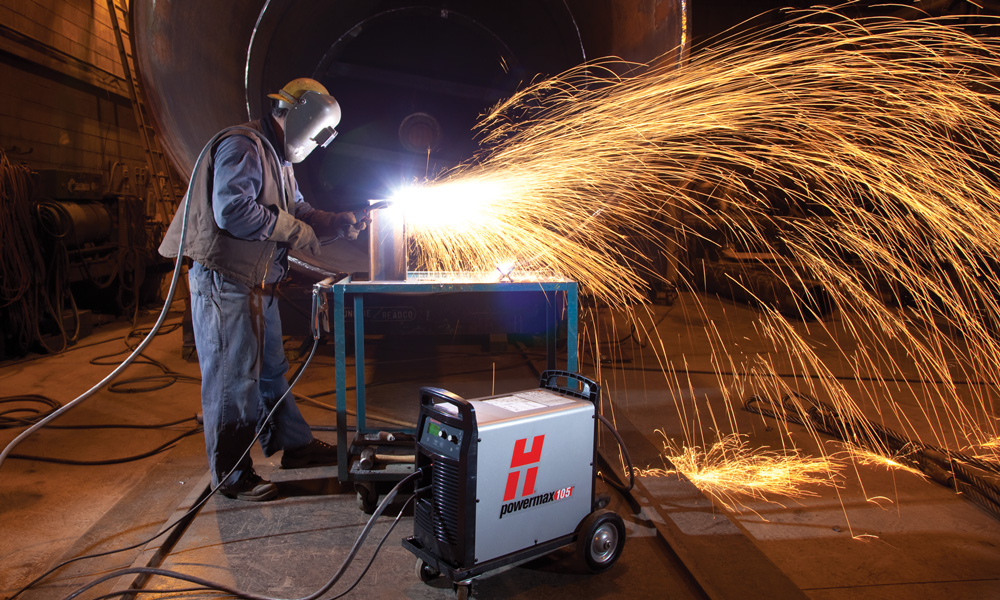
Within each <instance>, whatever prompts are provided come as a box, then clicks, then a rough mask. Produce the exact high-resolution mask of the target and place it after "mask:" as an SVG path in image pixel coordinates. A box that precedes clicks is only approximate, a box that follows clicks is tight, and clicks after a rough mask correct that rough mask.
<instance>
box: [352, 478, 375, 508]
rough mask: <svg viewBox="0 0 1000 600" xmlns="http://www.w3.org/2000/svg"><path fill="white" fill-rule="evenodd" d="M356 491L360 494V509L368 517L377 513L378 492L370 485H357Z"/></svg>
mask: <svg viewBox="0 0 1000 600" xmlns="http://www.w3.org/2000/svg"><path fill="white" fill-rule="evenodd" d="M354 489H355V490H357V492H358V508H359V509H361V511H362V512H364V513H365V514H366V515H371V514H374V513H375V509H376V508H378V492H376V491H375V488H374V487H373V486H372V485H370V484H361V483H359V484H357V485H355V486H354Z"/></svg>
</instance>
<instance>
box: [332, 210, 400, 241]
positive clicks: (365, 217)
mask: <svg viewBox="0 0 1000 600" xmlns="http://www.w3.org/2000/svg"><path fill="white" fill-rule="evenodd" d="M390 204H391V202H390V201H389V200H371V201H370V204H369V205H368V206H365V207H363V208H359V209H357V210H353V211H351V212H352V213H353V214H354V222H355V224H357V223H362V222H364V223H366V224H367V223H371V222H372V212H374V211H376V210H378V209H380V208H385V207H387V206H389V205H390ZM346 233H347V232H346V231H345V230H343V229H342V230H341V231H338V232H337V233H336V234H334V235H333V236H330V237H323V238H320V240H319V242H320V245H321V246H326V245H327V244H332V243H333V242H336V241H337V240H339V239H340V238H342V237H344V236H345V235H346Z"/></svg>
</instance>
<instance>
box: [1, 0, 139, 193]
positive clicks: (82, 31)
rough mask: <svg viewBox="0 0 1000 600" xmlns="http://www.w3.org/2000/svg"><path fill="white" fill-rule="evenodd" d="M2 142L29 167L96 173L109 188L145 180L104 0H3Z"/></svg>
mask: <svg viewBox="0 0 1000 600" xmlns="http://www.w3.org/2000/svg"><path fill="white" fill-rule="evenodd" d="M0 81H3V82H4V85H3V86H2V87H0V148H2V149H3V151H4V152H5V153H6V154H7V158H8V160H10V161H12V162H24V163H27V164H28V165H29V166H30V167H31V168H32V169H36V170H49V169H59V170H65V171H79V172H84V173H90V174H99V175H100V176H101V178H102V182H103V184H104V191H107V192H112V193H121V192H124V193H133V194H136V193H139V192H140V191H141V190H140V189H138V188H140V187H141V186H142V184H143V183H144V182H145V181H147V180H148V174H147V173H146V159H145V152H144V148H143V145H142V141H141V138H140V137H139V131H138V129H137V127H136V124H135V119H134V117H133V113H132V108H131V103H130V101H129V94H128V88H127V84H126V81H125V79H124V76H123V71H122V67H121V60H120V57H119V53H118V49H117V46H116V44H115V38H114V33H113V29H112V27H111V20H110V15H109V12H108V5H107V2H105V1H103V0H3V5H2V6H0Z"/></svg>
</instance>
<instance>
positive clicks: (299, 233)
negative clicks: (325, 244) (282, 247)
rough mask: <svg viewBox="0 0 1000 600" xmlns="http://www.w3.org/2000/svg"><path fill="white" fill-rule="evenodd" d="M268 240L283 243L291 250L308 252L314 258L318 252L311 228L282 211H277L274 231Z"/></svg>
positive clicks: (315, 238) (316, 239) (318, 247)
mask: <svg viewBox="0 0 1000 600" xmlns="http://www.w3.org/2000/svg"><path fill="white" fill-rule="evenodd" d="M268 239H270V240H271V241H273V242H285V243H286V244H288V246H289V247H290V248H291V249H292V250H299V251H302V252H308V253H309V254H312V255H314V256H315V255H318V254H319V252H320V246H319V239H318V238H317V237H316V232H315V231H313V228H312V227H310V226H309V225H307V224H306V223H304V222H303V221H300V220H298V219H296V218H295V217H293V216H292V215H291V214H289V213H287V212H285V211H283V210H279V211H278V220H277V221H275V222H274V231H273V232H271V237H270V238H268Z"/></svg>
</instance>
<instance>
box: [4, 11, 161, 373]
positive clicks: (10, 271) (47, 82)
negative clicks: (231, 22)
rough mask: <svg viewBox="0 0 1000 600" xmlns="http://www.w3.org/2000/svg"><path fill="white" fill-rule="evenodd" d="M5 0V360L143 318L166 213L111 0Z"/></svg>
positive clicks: (153, 281) (151, 291)
mask: <svg viewBox="0 0 1000 600" xmlns="http://www.w3.org/2000/svg"><path fill="white" fill-rule="evenodd" d="M0 1H2V4H0V82H3V84H2V85H0V358H3V357H5V356H20V355H23V354H25V353H27V352H32V351H43V352H44V351H48V352H57V351H60V350H61V349H63V348H65V347H67V346H69V345H72V344H73V343H74V342H75V341H76V340H78V339H80V338H82V337H83V336H85V335H86V334H87V333H88V331H89V330H90V328H92V326H93V325H94V324H95V322H96V321H98V320H103V319H105V318H118V317H120V316H125V315H127V316H130V317H135V316H137V315H138V313H139V310H140V308H141V305H142V304H143V302H144V301H146V302H149V301H151V300H152V299H153V297H155V296H156V295H157V294H158V290H156V288H157V287H158V286H157V282H158V278H157V277H156V276H155V271H154V270H153V269H152V268H153V267H158V266H159V265H158V263H159V259H158V257H157V256H156V253H155V244H156V242H157V241H158V239H159V237H160V236H161V231H162V227H163V223H165V221H166V219H167V218H168V216H167V215H165V214H163V213H165V212H167V211H165V210H162V208H163V207H162V206H161V205H162V203H157V202H156V201H155V198H152V197H151V192H152V191H153V187H152V186H151V185H150V182H151V181H162V179H161V177H160V174H159V173H156V174H153V175H155V176H152V177H151V174H150V169H149V167H148V166H147V164H148V163H147V154H146V148H145V145H144V141H143V138H142V136H141V135H140V130H139V128H138V127H137V125H136V118H135V116H134V111H133V105H132V101H131V94H130V89H129V85H128V83H127V80H126V78H125V71H124V69H123V68H122V59H121V55H120V53H119V51H118V45H117V42H116V38H115V34H114V28H113V25H112V23H113V22H112V20H111V14H112V13H111V12H109V9H110V7H109V5H108V3H107V2H106V1H105V0H0ZM118 1H119V2H121V1H122V0H118ZM119 6H121V5H119ZM116 13H117V14H118V15H119V18H120V22H121V23H122V24H123V25H127V23H126V20H125V18H124V13H122V12H121V11H116ZM126 39H127V38H126ZM150 273H154V276H153V277H150V276H149V274H150ZM104 315H107V317H105V316H104Z"/></svg>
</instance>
